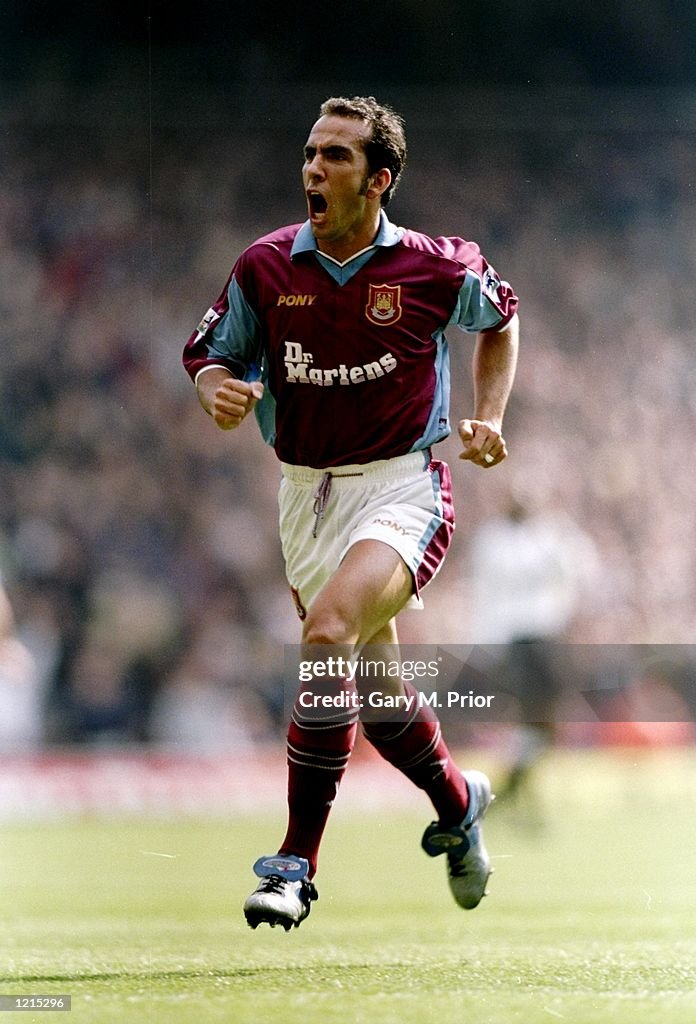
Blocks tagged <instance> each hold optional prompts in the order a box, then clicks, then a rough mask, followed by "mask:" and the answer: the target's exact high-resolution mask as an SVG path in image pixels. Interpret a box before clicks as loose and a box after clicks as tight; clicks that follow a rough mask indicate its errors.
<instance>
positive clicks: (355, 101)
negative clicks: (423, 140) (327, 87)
mask: <svg viewBox="0 0 696 1024" xmlns="http://www.w3.org/2000/svg"><path fill="white" fill-rule="evenodd" d="M319 115H320V117H326V116H334V117H354V118H357V119H359V120H361V121H365V123H366V124H367V125H368V126H369V127H370V129H371V135H370V138H369V140H368V141H367V142H366V143H365V156H366V157H367V166H368V168H369V170H370V173H371V174H374V173H375V172H376V171H379V170H381V168H382V167H388V168H389V170H390V171H391V176H392V180H391V183H390V185H389V187H388V188H387V189H385V191H384V192H383V194H382V197H381V203H382V206H386V205H387V203H388V202H389V200H390V199H391V197H392V196H393V195H394V192H395V190H396V186H397V184H398V182H399V178H400V177H401V172H402V171H403V169H404V164H405V163H406V136H405V134H404V122H403V118H402V117H401V116H400V115H399V114H397V113H396V111H395V110H392V108H391V107H389V106H387V105H386V104H384V103H378V102H377V100H376V99H375V98H374V96H353V97H352V98H351V99H346V98H345V97H343V96H332V97H331V98H330V99H328V100H326V101H325V102H324V103H322V105H321V108H320V110H319Z"/></svg>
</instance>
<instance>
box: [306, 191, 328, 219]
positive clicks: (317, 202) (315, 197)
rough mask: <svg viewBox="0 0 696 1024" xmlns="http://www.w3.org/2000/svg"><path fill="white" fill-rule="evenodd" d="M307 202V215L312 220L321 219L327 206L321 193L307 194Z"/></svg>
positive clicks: (312, 192)
mask: <svg viewBox="0 0 696 1024" xmlns="http://www.w3.org/2000/svg"><path fill="white" fill-rule="evenodd" d="M307 202H308V203H309V215H310V217H312V218H314V217H321V216H322V214H324V213H326V211H327V209H328V205H329V204H328V203H327V202H326V199H325V198H324V196H323V195H322V194H321V192H314V191H311V192H307Z"/></svg>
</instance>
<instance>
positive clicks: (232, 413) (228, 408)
mask: <svg viewBox="0 0 696 1024" xmlns="http://www.w3.org/2000/svg"><path fill="white" fill-rule="evenodd" d="M196 393H197V394H198V401H199V402H200V403H201V405H202V406H203V408H204V409H205V411H206V412H207V413H208V415H209V416H212V418H213V420H214V422H215V423H216V425H217V426H218V427H219V428H220V430H234V429H235V427H238V426H239V424H240V423H241V422H242V420H243V419H245V417H246V416H248V415H249V413H250V412H251V411H252V409H253V408H254V406H255V405H256V403H257V402H258V400H259V399H260V398H262V397H263V384H262V383H261V381H260V380H255V381H252V382H251V383H249V382H247V381H244V380H238V379H237V378H236V377H234V376H233V375H232V374H231V373H230V372H229V370H226V369H225V368H224V367H222V366H211V367H210V369H209V370H204V371H202V372H201V373H199V374H198V377H197V379H196Z"/></svg>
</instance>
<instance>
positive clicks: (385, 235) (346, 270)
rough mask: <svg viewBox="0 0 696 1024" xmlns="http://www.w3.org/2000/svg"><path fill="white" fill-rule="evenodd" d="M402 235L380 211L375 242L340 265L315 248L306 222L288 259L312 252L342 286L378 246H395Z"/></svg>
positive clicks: (310, 230) (296, 236)
mask: <svg viewBox="0 0 696 1024" xmlns="http://www.w3.org/2000/svg"><path fill="white" fill-rule="evenodd" d="M403 234H404V229H403V228H399V227H397V226H396V224H392V222H391V221H390V220H389V219H388V218H387V215H386V213H385V212H384V210H380V211H379V230H378V231H377V235H376V236H375V240H374V242H373V243H372V245H371V246H368V248H366V249H363V250H362V252H359V253H356V255H355V256H353V257H351V259H349V260H347V261H346V262H345V263H343V264H340V263H337V262H336V261H335V260H332V259H331V258H330V257H328V256H325V255H324V253H322V252H320V251H319V249H318V247H317V240H316V238H315V237H314V235H313V234H312V225H311V224H310V222H309V221H308V220H307V221H305V222H304V224H303V225H302V227H301V228H300V230H299V231H298V232H297V234H296V235H295V241H294V242H293V243H292V249H291V250H290V257H291V259H294V258H295V256H299V255H300V253H305V252H313V253H314V254H315V256H316V258H317V260H318V261H319V263H321V265H322V267H323V268H324V270H326V271H327V272H328V273H329V274H330V275H331V277H332V278H333V279H334V281H336V283H337V284H339V285H343V284H346V282H347V281H349V280H350V279H351V277H353V275H354V274H357V272H358V271H359V270H360V269H361V267H364V266H365V264H366V263H367V261H368V260H369V259H370V258H371V257H372V256H374V254H375V252H376V251H377V249H378V248H379V247H380V246H381V247H385V248H386V247H387V246H392V245H396V244H397V243H398V242H400V241H401V239H402V237H403Z"/></svg>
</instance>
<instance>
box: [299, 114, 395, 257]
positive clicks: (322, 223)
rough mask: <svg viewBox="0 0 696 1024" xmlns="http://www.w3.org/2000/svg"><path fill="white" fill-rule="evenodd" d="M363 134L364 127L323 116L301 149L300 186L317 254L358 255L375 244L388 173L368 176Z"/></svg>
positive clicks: (345, 119)
mask: <svg viewBox="0 0 696 1024" xmlns="http://www.w3.org/2000/svg"><path fill="white" fill-rule="evenodd" d="M368 133H369V128H368V127H367V125H366V124H365V122H364V121H361V120H358V119H357V118H350V117H336V116H334V115H327V116H325V117H320V118H319V120H318V121H317V123H316V124H315V125H314V127H313V128H312V130H311V132H310V133H309V138H308V139H307V142H306V144H305V148H304V156H305V162H304V164H303V167H302V183H303V185H304V189H305V195H306V197H307V209H308V212H309V221H310V224H311V225H312V231H313V233H314V236H315V238H316V239H317V243H318V245H319V248H320V249H323V250H324V251H326V252H329V253H330V254H332V249H333V250H335V251H341V252H344V251H345V250H346V248H347V249H350V248H351V247H356V248H355V251H356V252H357V251H358V250H359V248H361V247H364V246H366V245H369V244H370V242H371V241H372V239H373V238H374V234H375V231H376V224H377V218H378V216H379V197H380V195H381V192H382V191H384V187H386V185H385V186H382V185H381V178H380V175H382V176H383V175H384V173H386V174H387V175H388V173H389V172H388V171H387V172H378V173H377V175H375V176H374V177H372V176H371V175H370V174H369V171H368V166H367V157H366V156H365V151H364V148H363V143H364V142H365V141H366V140H367V138H368ZM387 183H388V181H387ZM368 236H369V237H368Z"/></svg>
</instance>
